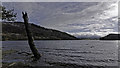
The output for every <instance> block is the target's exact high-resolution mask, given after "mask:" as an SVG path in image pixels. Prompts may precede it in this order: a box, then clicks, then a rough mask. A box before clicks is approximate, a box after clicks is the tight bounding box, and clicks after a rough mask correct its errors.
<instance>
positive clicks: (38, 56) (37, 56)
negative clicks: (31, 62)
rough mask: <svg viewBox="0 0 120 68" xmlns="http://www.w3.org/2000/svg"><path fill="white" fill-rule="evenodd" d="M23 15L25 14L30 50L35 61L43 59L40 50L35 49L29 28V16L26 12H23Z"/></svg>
mask: <svg viewBox="0 0 120 68" xmlns="http://www.w3.org/2000/svg"><path fill="white" fill-rule="evenodd" d="M22 14H23V19H24V25H25V29H26V33H27V37H28V43H29V46H30V49H31V51H32V53H33V55H34V57H35V59H39V58H40V57H41V55H40V54H39V52H38V50H37V48H36V47H35V45H34V42H33V41H34V40H33V37H32V34H31V31H30V28H29V23H28V20H29V18H28V15H27V13H26V12H25V13H24V12H22Z"/></svg>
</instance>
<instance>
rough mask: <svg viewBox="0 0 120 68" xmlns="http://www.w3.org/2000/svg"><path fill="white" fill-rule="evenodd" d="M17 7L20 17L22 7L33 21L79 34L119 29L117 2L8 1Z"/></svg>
mask: <svg viewBox="0 0 120 68" xmlns="http://www.w3.org/2000/svg"><path fill="white" fill-rule="evenodd" d="M2 4H3V5H4V6H6V7H7V8H8V9H12V8H14V10H15V11H14V12H16V13H17V14H18V15H17V19H18V21H22V14H21V12H22V11H26V12H27V13H28V15H29V19H30V22H32V23H35V24H37V25H41V26H44V27H46V28H52V29H57V30H60V31H64V32H67V33H70V34H72V35H75V36H80V35H82V36H83V35H100V36H103V35H106V34H108V33H111V32H112V33H116V32H118V20H117V17H118V4H117V3H116V2H108V3H107V2H74V3H73V2H71V3H70V2H46V3H44V2H42V3H41V2H32V3H31V2H14V3H12V2H7V3H5V2H4V3H2Z"/></svg>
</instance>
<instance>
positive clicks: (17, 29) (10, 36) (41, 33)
mask: <svg viewBox="0 0 120 68" xmlns="http://www.w3.org/2000/svg"><path fill="white" fill-rule="evenodd" d="M30 25H31V32H32V34H33V37H34V39H36V40H68V39H70V40H74V39H77V38H76V37H74V36H72V35H69V34H67V33H65V32H61V31H58V30H53V29H47V28H44V27H41V26H38V25H35V24H30ZM25 39H27V36H26V32H25V27H24V24H23V22H3V23H2V40H25Z"/></svg>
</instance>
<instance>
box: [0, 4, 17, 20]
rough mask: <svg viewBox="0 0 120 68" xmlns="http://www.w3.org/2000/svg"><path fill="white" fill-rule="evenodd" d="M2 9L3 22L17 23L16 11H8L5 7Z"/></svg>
mask: <svg viewBox="0 0 120 68" xmlns="http://www.w3.org/2000/svg"><path fill="white" fill-rule="evenodd" d="M1 7H2V11H1V13H2V20H3V21H15V20H16V15H17V13H14V9H10V10H7V9H6V8H5V7H4V6H1Z"/></svg>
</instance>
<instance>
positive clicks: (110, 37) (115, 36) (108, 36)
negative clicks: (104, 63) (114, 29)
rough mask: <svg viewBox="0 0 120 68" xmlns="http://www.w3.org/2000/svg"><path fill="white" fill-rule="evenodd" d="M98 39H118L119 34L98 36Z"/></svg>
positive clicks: (119, 38)
mask: <svg viewBox="0 0 120 68" xmlns="http://www.w3.org/2000/svg"><path fill="white" fill-rule="evenodd" d="M100 40H120V34H109V35H107V36H105V37H102V38H100Z"/></svg>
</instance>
